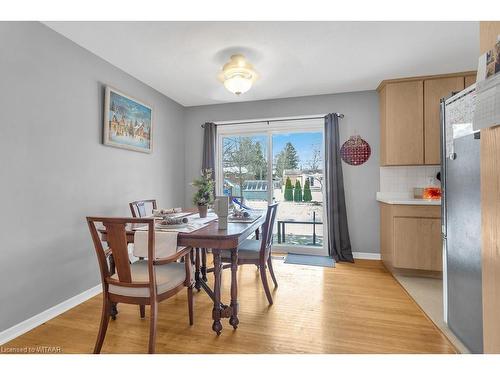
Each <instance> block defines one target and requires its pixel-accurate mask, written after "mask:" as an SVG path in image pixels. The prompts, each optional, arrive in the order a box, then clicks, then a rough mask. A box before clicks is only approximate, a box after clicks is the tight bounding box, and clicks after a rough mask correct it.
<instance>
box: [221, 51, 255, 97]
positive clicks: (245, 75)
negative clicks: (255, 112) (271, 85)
mask: <svg viewBox="0 0 500 375" xmlns="http://www.w3.org/2000/svg"><path fill="white" fill-rule="evenodd" d="M257 78H258V74H257V72H256V71H255V70H254V68H253V66H252V64H250V63H249V62H248V61H247V60H246V59H245V56H243V55H232V56H231V58H230V59H229V62H228V63H226V64H225V65H224V66H223V67H222V72H220V73H219V80H220V81H221V82H222V83H223V84H224V87H225V88H226V89H227V90H228V91H230V92H232V93H233V94H236V95H240V94H243V93H245V92H247V91H248V90H250V88H251V87H252V84H253V83H254V82H255V80H256V79H257Z"/></svg>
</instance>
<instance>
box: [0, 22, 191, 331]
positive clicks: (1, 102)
mask: <svg viewBox="0 0 500 375" xmlns="http://www.w3.org/2000/svg"><path fill="white" fill-rule="evenodd" d="M131 53H134V52H133V51H131ZM106 84H108V85H111V86H113V87H115V88H117V89H119V90H121V91H123V92H125V93H129V94H130V95H132V96H135V97H137V98H140V99H141V100H143V101H144V102H145V103H148V104H150V105H152V106H153V108H154V119H153V132H154V145H153V148H154V152H153V153H152V154H143V153H138V152H134V151H127V150H122V149H118V148H112V147H107V146H103V145H102V144H101V133H102V117H103V113H102V111H103V97H104V90H103V87H104V85H106ZM183 115H184V108H183V107H182V106H180V105H179V104H177V103H175V102H173V101H172V100H170V99H168V98H167V97H165V96H164V95H161V94H160V93H158V92H157V91H155V90H153V89H151V88H150V87H148V86H146V85H145V84H143V83H141V82H139V81H138V80H136V79H134V78H132V77H131V76H129V75H128V74H126V73H124V72H123V71H121V70H119V69H117V68H115V67H114V66H112V65H110V64H109V63H107V62H105V61H104V60H102V59H100V58H98V57H97V56H95V55H93V54H91V53H90V52H88V51H86V50H84V49H83V48H81V47H79V46H77V45H76V44H74V43H73V42H71V41H70V40H68V39H66V38H64V37H62V36H61V35H59V34H57V33H56V32H54V31H52V30H51V29H49V28H47V27H46V26H44V25H42V24H40V23H35V22H27V23H19V22H0V172H1V184H0V197H2V215H1V218H0V228H1V229H0V230H1V236H2V244H1V257H2V262H1V266H0V285H1V287H0V306H1V308H0V331H2V330H3V329H6V328H8V327H10V326H12V325H14V324H16V323H18V322H20V321H23V320H25V319H27V318H29V317H31V316H33V315H35V314H37V313H40V312H41V311H43V310H45V309H47V308H49V307H52V306H54V305H56V304H57V303H59V302H61V301H64V300H66V299H68V298H70V297H72V296H75V295H77V294H78V293H80V292H82V291H84V290H87V289H89V288H91V287H93V286H95V285H97V284H98V283H99V282H100V279H99V275H98V267H97V261H96V257H95V254H94V250H93V247H92V243H91V238H90V235H89V231H88V228H87V226H86V222H85V216H86V215H123V216H125V215H126V216H129V215H130V213H129V211H128V206H127V204H128V202H129V201H132V200H135V199H141V198H150V197H156V198H157V199H158V200H159V202H160V203H161V204H162V205H164V206H173V205H178V204H179V202H182V201H183V199H184V196H185V193H184V191H183V186H182V184H183V181H184V172H183V171H184V164H183V163H184V158H183V155H184V150H183V144H182V142H181V141H179V139H181V140H182V137H183V130H182V129H183Z"/></svg>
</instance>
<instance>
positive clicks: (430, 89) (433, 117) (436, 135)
mask: <svg viewBox="0 0 500 375" xmlns="http://www.w3.org/2000/svg"><path fill="white" fill-rule="evenodd" d="M463 89H464V77H463V76H459V77H449V78H436V79H428V80H425V81H424V154H425V158H424V164H441V147H440V132H441V125H440V124H441V115H440V101H441V98H444V97H446V96H449V95H450V93H452V92H458V91H462V90H463Z"/></svg>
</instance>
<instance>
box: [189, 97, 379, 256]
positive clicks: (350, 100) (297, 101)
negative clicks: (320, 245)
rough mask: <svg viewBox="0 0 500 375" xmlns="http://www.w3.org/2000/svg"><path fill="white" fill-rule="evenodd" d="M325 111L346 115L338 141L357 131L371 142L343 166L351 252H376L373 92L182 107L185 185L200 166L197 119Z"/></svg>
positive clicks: (376, 117) (376, 112) (376, 121)
mask: <svg viewBox="0 0 500 375" xmlns="http://www.w3.org/2000/svg"><path fill="white" fill-rule="evenodd" d="M329 112H341V113H344V114H345V118H344V119H343V120H340V136H341V142H344V141H345V140H347V139H348V137H349V136H350V135H352V134H353V133H354V132H355V130H357V132H358V133H359V134H360V135H361V136H362V137H363V138H364V139H365V140H366V141H368V143H369V144H370V146H371V149H372V156H371V157H370V159H369V160H368V161H367V162H366V163H365V164H363V165H361V166H357V167H353V166H349V165H347V164H345V163H343V171H344V184H345V191H346V201H347V214H348V219H349V223H350V227H349V229H350V234H351V243H352V247H353V251H357V252H370V253H379V252H380V250H379V212H378V205H377V202H376V201H375V195H376V192H377V190H378V188H379V178H380V174H379V144H380V127H379V109H378V96H377V93H376V92H375V91H367V92H356V93H346V94H335V95H318V96H308V97H300V98H289V99H276V100H264V101H255V102H240V103H231V104H217V105H209V106H200V107H189V108H186V114H185V127H186V129H185V137H186V139H185V140H186V144H188V145H189V147H186V150H185V153H186V157H185V177H186V180H185V184H186V187H188V184H189V182H190V181H192V180H193V179H194V178H195V177H196V176H197V175H198V174H199V170H200V167H201V149H202V145H203V139H202V136H203V133H202V129H201V128H200V125H201V124H202V123H204V122H206V121H226V120H246V119H253V118H259V119H261V118H272V117H287V116H302V115H313V114H319V113H329ZM249 126H251V125H249ZM191 195H192V190H191V189H189V188H188V190H187V193H186V197H185V203H186V204H190V199H191Z"/></svg>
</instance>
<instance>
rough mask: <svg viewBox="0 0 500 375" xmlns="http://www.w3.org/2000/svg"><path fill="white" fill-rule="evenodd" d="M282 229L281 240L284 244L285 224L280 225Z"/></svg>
mask: <svg viewBox="0 0 500 375" xmlns="http://www.w3.org/2000/svg"><path fill="white" fill-rule="evenodd" d="M281 225H282V227H281V240H282V241H283V243H285V242H286V240H285V223H284V222H283V223H281Z"/></svg>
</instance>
